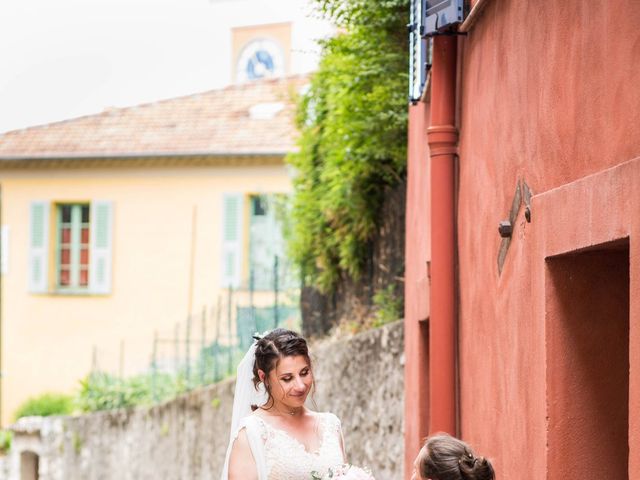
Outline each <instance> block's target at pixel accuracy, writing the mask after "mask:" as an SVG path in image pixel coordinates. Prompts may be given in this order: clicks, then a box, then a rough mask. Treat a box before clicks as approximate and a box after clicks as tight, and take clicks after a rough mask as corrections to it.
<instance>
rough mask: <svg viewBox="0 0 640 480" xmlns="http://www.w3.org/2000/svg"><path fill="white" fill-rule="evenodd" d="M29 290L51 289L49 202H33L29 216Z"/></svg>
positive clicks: (43, 291) (39, 291)
mask: <svg viewBox="0 0 640 480" xmlns="http://www.w3.org/2000/svg"><path fill="white" fill-rule="evenodd" d="M29 226H30V231H29V291H30V292H31V293H46V292H47V291H48V290H49V272H48V266H49V258H48V253H49V202H42V201H38V202H32V203H31V207H30V216H29Z"/></svg>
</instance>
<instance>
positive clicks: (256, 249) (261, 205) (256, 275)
mask: <svg viewBox="0 0 640 480" xmlns="http://www.w3.org/2000/svg"><path fill="white" fill-rule="evenodd" d="M249 199H250V209H249V282H250V285H253V289H254V290H276V289H283V288H291V286H292V281H293V276H292V272H291V265H290V262H289V261H288V259H287V256H286V249H285V241H284V236H283V231H282V222H281V221H280V218H279V216H278V208H279V206H283V205H284V201H285V197H284V196H283V195H277V194H275V195H251V196H250V197H249ZM250 288H251V287H250Z"/></svg>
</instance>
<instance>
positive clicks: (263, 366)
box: [251, 328, 311, 410]
mask: <svg viewBox="0 0 640 480" xmlns="http://www.w3.org/2000/svg"><path fill="white" fill-rule="evenodd" d="M255 355H256V360H255V362H254V363H253V384H254V386H255V387H256V388H257V387H258V384H259V383H260V382H261V380H260V375H259V374H258V370H262V371H263V372H264V376H265V379H264V387H265V390H266V391H267V395H268V396H269V400H268V402H267V403H272V402H273V396H272V395H271V385H269V382H268V380H267V378H268V377H269V373H271V371H272V370H274V369H275V368H276V367H277V366H278V362H279V361H280V359H281V358H283V357H296V356H303V357H304V358H305V359H306V360H307V362H308V363H309V366H311V358H310V357H309V348H308V347H307V341H306V340H305V339H304V337H302V336H301V335H300V334H298V333H296V332H294V331H292V330H286V329H284V328H276V329H275V330H272V331H271V332H269V333H268V334H266V335H265V336H264V337H262V338H260V339H259V340H258V341H257V343H256V353H255ZM251 408H252V409H253V410H255V409H256V408H257V406H256V405H252V407H251Z"/></svg>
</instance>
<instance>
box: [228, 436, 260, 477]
mask: <svg viewBox="0 0 640 480" xmlns="http://www.w3.org/2000/svg"><path fill="white" fill-rule="evenodd" d="M229 480H258V471H257V468H256V462H255V460H254V458H253V454H252V453H251V447H250V446H249V439H248V438H247V432H246V430H245V429H244V428H243V429H242V430H240V433H238V438H236V441H235V442H233V447H232V449H231V458H230V459H229Z"/></svg>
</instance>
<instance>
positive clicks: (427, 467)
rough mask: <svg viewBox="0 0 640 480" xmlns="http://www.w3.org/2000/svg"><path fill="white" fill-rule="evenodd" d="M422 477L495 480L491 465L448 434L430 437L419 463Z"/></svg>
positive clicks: (446, 479)
mask: <svg viewBox="0 0 640 480" xmlns="http://www.w3.org/2000/svg"><path fill="white" fill-rule="evenodd" d="M418 468H419V469H420V475H421V476H422V477H423V478H432V479H434V480H494V479H495V472H494V471H493V466H492V465H491V462H490V461H489V460H487V459H486V458H484V457H476V456H475V454H474V453H473V450H471V447H469V445H467V444H466V443H465V442H463V441H462V440H459V439H457V438H455V437H452V436H451V435H448V434H446V433H440V434H437V435H434V436H432V437H429V438H428V439H427V442H426V443H425V448H424V449H423V450H422V453H421V458H420V460H419V462H418Z"/></svg>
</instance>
